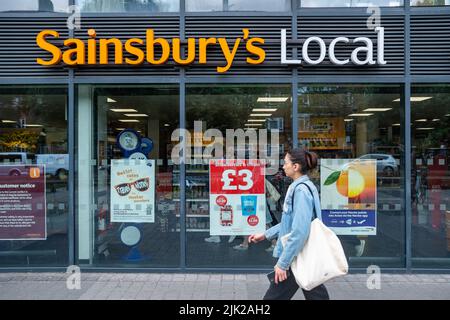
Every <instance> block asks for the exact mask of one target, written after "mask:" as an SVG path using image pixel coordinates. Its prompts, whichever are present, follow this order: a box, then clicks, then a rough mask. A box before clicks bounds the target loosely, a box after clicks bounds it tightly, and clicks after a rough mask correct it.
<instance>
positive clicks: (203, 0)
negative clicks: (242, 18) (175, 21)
mask: <svg viewBox="0 0 450 320" xmlns="http://www.w3.org/2000/svg"><path fill="white" fill-rule="evenodd" d="M290 10H291V1H290V0H278V1H272V0H186V11H188V12H195V11H269V12H271V11H272V12H276V11H290Z"/></svg>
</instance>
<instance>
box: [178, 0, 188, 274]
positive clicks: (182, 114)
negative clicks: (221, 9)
mask: <svg viewBox="0 0 450 320" xmlns="http://www.w3.org/2000/svg"><path fill="white" fill-rule="evenodd" d="M180 6H181V7H180V39H184V38H185V36H186V15H185V12H186V3H185V0H180ZM179 77H180V106H179V112H180V129H181V131H180V132H181V133H182V134H181V136H180V139H182V141H181V146H182V150H183V153H182V155H181V159H180V160H181V162H180V178H179V180H180V267H181V270H185V269H186V248H187V245H186V240H187V239H186V135H185V133H186V132H185V129H186V83H185V80H186V75H185V69H184V68H183V67H180V75H179Z"/></svg>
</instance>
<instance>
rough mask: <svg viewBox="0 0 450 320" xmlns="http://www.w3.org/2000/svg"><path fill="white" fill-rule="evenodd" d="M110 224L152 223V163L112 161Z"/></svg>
mask: <svg viewBox="0 0 450 320" xmlns="http://www.w3.org/2000/svg"><path fill="white" fill-rule="evenodd" d="M111 222H129V223H143V222H150V223H153V222H155V160H127V159H121V160H112V162H111Z"/></svg>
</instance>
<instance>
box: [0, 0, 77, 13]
mask: <svg viewBox="0 0 450 320" xmlns="http://www.w3.org/2000/svg"><path fill="white" fill-rule="evenodd" d="M68 6H69V0H21V1H16V0H2V1H0V12H4V11H55V12H67V7H68Z"/></svg>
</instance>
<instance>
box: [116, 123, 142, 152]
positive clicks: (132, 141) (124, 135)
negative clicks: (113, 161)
mask: <svg viewBox="0 0 450 320" xmlns="http://www.w3.org/2000/svg"><path fill="white" fill-rule="evenodd" d="M117 145H118V146H119V148H120V149H121V150H122V152H123V153H124V154H125V155H127V154H128V155H129V154H131V153H133V152H136V151H140V149H141V136H140V135H139V133H138V132H136V131H134V130H133V129H125V130H123V131H121V132H120V133H119V134H118V135H117Z"/></svg>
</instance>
